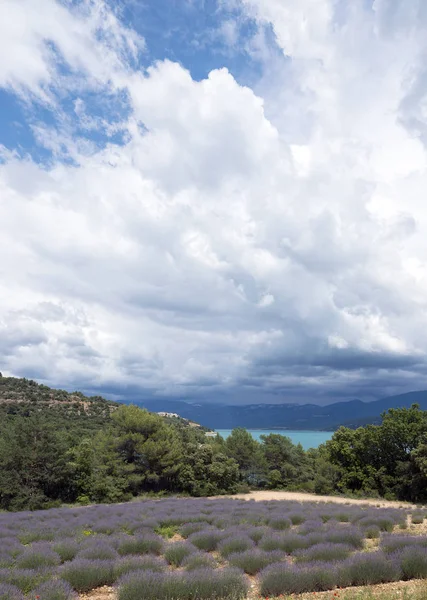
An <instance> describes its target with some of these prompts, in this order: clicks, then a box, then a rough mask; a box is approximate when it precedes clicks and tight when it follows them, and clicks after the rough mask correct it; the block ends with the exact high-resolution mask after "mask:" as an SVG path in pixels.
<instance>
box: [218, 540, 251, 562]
mask: <svg viewBox="0 0 427 600" xmlns="http://www.w3.org/2000/svg"><path fill="white" fill-rule="evenodd" d="M254 546H255V542H254V541H253V540H251V538H250V537H247V536H238V537H233V538H225V539H224V540H222V541H221V542H220V543H219V544H218V550H219V552H220V553H221V556H223V557H224V558H227V556H229V555H230V554H233V553H234V552H244V551H245V550H249V549H250V548H253V547H254Z"/></svg>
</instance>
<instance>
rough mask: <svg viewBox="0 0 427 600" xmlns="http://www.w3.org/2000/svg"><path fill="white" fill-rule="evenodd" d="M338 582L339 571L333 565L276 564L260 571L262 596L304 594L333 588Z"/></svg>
mask: <svg viewBox="0 0 427 600" xmlns="http://www.w3.org/2000/svg"><path fill="white" fill-rule="evenodd" d="M336 584H337V571H336V569H335V568H334V566H333V565H330V564H328V563H325V564H323V565H322V564H316V563H312V564H307V565H304V566H301V565H286V564H275V565H271V566H270V567H267V568H266V569H264V570H263V571H261V573H260V592H261V595H262V596H279V595H281V594H303V593H305V592H321V591H326V590H331V589H333V588H334V587H335V586H336Z"/></svg>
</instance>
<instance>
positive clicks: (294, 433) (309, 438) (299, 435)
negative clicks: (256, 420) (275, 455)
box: [215, 427, 335, 450]
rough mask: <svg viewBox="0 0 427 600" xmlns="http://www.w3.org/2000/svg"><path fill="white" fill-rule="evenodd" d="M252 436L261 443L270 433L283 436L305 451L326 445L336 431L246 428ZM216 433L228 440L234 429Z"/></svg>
mask: <svg viewBox="0 0 427 600" xmlns="http://www.w3.org/2000/svg"><path fill="white" fill-rule="evenodd" d="M245 429H246V431H247V432H248V433H250V434H251V436H252V437H253V438H254V439H255V440H257V441H258V442H259V441H262V440H261V436H263V435H269V434H270V433H273V434H279V435H283V436H284V437H288V438H289V439H290V440H291V441H292V443H293V444H301V446H302V447H303V448H304V450H308V449H310V448H318V447H319V446H320V445H321V444H324V443H325V442H327V441H328V440H330V439H331V437H332V436H333V435H334V433H335V432H334V431H321V430H312V429H310V430H308V429H284V428H283V427H277V428H271V429H262V428H258V429H248V428H245ZM215 431H216V432H217V433H218V435H220V436H221V437H223V438H224V439H227V437H228V436H229V435H230V434H231V432H232V429H215Z"/></svg>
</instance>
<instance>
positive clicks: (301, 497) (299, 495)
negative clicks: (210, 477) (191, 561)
mask: <svg viewBox="0 0 427 600" xmlns="http://www.w3.org/2000/svg"><path fill="white" fill-rule="evenodd" d="M217 497H218V496H217ZM219 497H221V498H223V497H224V496H219ZM229 498H237V499H239V500H255V501H257V502H262V501H265V500H296V501H297V502H336V503H337V504H370V505H371V506H378V507H388V508H391V507H394V508H413V507H414V505H413V504H409V503H408V502H397V501H392V500H383V499H376V498H366V499H365V498H364V499H360V500H359V499H356V498H345V497H343V496H318V495H317V494H306V493H303V492H275V491H257V492H249V493H248V494H235V495H234V496H229Z"/></svg>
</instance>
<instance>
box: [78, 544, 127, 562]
mask: <svg viewBox="0 0 427 600" xmlns="http://www.w3.org/2000/svg"><path fill="white" fill-rule="evenodd" d="M118 556H119V555H118V553H117V550H115V549H114V548H112V547H111V546H109V545H108V544H106V543H105V542H104V543H98V544H96V545H95V544H93V545H90V546H88V547H87V548H83V550H80V552H79V553H78V554H77V558H85V559H88V560H114V559H117V558H118Z"/></svg>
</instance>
